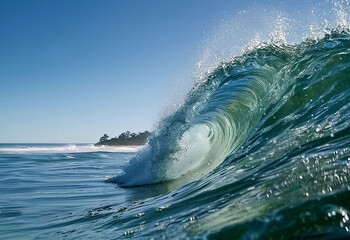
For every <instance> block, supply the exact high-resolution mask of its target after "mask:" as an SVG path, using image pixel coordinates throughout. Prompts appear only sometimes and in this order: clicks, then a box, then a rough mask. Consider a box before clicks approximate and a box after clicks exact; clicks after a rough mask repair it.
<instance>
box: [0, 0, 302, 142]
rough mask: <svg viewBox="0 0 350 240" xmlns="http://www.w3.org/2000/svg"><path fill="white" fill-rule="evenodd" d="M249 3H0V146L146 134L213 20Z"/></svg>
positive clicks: (89, 0)
mask: <svg viewBox="0 0 350 240" xmlns="http://www.w3.org/2000/svg"><path fill="white" fill-rule="evenodd" d="M254 2H255V1H248V0H244V1H235V0H220V1H218V0H210V1H209V0H207V1H205V0H176V1H175V0H174V1H164V0H159V1H157V0H147V1H146V0H139V1H136V0H114V1H109V0H93V1H92V0H41V1H38V0H31V1H28V0H1V1H0V142H3V143H4V142H14V143H15V142H21V143H25V142H52V143H57V142H70V143H79V142H96V141H97V140H98V139H99V137H100V136H102V135H103V134H104V133H107V134H109V135H110V136H116V135H119V134H120V133H121V132H123V131H126V130H129V131H134V132H138V131H143V130H150V129H152V126H153V124H154V123H155V121H156V119H157V117H158V115H159V114H160V113H161V111H162V107H163V106H164V103H165V100H166V99H167V97H168V95H169V92H171V88H172V87H173V86H174V81H176V78H178V77H179V76H180V75H181V74H183V73H184V72H186V71H188V70H189V69H190V67H191V66H190V67H189V65H193V63H194V62H195V61H196V59H195V58H196V57H197V55H198V51H199V48H200V46H201V44H202V43H203V41H205V39H206V38H207V37H208V35H210V32H211V31H212V30H213V29H214V28H215V26H216V25H217V24H218V22H219V21H220V20H222V19H223V18H225V17H226V16H228V15H231V14H236V13H237V12H238V11H239V10H242V9H244V8H246V7H248V6H250V5H252V4H254ZM275 2H277V3H279V4H280V1H265V2H264V3H266V4H270V5H273V4H276V3H275ZM287 2H288V1H287ZM298 2H299V4H300V3H301V2H303V1H298ZM293 4H295V1H289V2H288V3H283V5H286V6H287V7H293ZM189 77H190V75H189ZM189 81H190V80H189Z"/></svg>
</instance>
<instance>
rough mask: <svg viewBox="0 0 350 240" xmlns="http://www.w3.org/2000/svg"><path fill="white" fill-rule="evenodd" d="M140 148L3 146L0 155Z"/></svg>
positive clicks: (117, 150)
mask: <svg viewBox="0 0 350 240" xmlns="http://www.w3.org/2000/svg"><path fill="white" fill-rule="evenodd" d="M140 148H141V147H135V146H118V147H108V146H95V145H93V144H52V145H49V144H43V145H39V144H30V145H29V144H4V145H2V146H0V153H5V154H21V153H22V154H30V153H33V154H34V153H84V152H137V151H138V150H139V149H140Z"/></svg>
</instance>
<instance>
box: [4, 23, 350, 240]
mask: <svg viewBox="0 0 350 240" xmlns="http://www.w3.org/2000/svg"><path fill="white" fill-rule="evenodd" d="M349 143H350V30H349V27H346V26H345V25H338V26H337V27H334V28H326V29H325V30H324V31H322V34H321V35H318V36H313V37H307V38H304V39H303V40H302V41H300V42H299V43H291V44H288V43H286V42H283V41H274V40H272V41H270V42H260V43H259V44H257V45H255V46H254V47H251V48H248V49H246V50H245V51H244V52H243V53H242V54H241V55H235V56H234V57H232V58H231V59H228V60H227V61H222V62H219V63H217V65H216V66H215V67H214V68H213V69H210V70H208V71H207V73H206V74H205V75H203V76H202V77H201V78H200V79H199V80H198V81H197V82H196V83H195V85H194V86H193V87H192V89H191V90H190V91H189V93H188V94H187V96H186V97H185V99H184V102H183V103H182V104H181V105H180V106H179V107H178V108H176V109H175V110H174V111H173V112H171V113H169V114H168V115H166V116H165V117H164V118H162V120H161V121H160V122H159V124H158V126H157V127H156V129H155V130H154V132H153V135H152V137H151V138H150V139H149V142H148V144H147V145H146V146H144V147H140V148H134V147H94V146H93V145H92V144H90V145H87V144H1V145H0V164H1V167H0V194H1V198H0V238H1V239H126V238H131V239H348V238H350V232H349V231H350V220H349V215H350V184H349V181H350V150H349Z"/></svg>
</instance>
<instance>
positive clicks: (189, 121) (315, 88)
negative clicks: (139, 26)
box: [108, 14, 350, 187]
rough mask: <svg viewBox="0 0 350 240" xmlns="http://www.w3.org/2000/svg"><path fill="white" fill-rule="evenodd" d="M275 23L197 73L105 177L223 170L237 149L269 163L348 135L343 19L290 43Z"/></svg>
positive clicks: (129, 181)
mask: <svg viewBox="0 0 350 240" xmlns="http://www.w3.org/2000/svg"><path fill="white" fill-rule="evenodd" d="M340 17H341V18H342V17H343V15H341V14H340ZM280 25H281V22H279V28H278V29H279V30H278V31H277V32H276V31H275V32H273V34H270V35H269V37H270V40H269V41H259V42H258V43H254V46H251V47H245V48H244V49H245V51H244V52H243V54H241V55H235V56H234V57H232V58H230V59H229V60H225V61H221V62H220V63H219V64H216V66H215V68H212V69H210V70H208V71H207V73H206V74H205V75H203V76H201V77H200V79H199V81H198V82H197V83H196V84H195V86H194V87H193V88H192V90H191V91H190V92H189V93H188V94H187V96H186V98H185V101H184V103H183V104H182V105H181V106H180V107H179V108H178V109H177V110H176V111H174V112H173V113H172V114H170V115H168V116H167V117H165V118H164V119H163V120H162V121H160V123H159V126H158V127H157V129H156V131H155V133H154V136H153V137H152V138H151V139H150V141H149V143H148V145H147V146H146V147H145V148H144V149H142V150H141V151H140V152H139V153H138V154H137V156H136V157H135V158H133V159H131V160H130V162H129V163H128V164H127V165H126V166H124V168H123V169H122V170H123V173H122V174H119V175H117V176H116V177H114V178H112V179H109V180H108V181H109V182H116V183H118V184H119V185H120V186H124V187H130V186H139V185H145V184H154V183H160V182H169V181H174V180H176V181H178V180H179V179H181V184H185V183H187V182H190V181H194V180H197V179H200V178H203V177H204V176H207V177H209V176H211V177H212V176H214V175H215V173H216V172H221V171H227V170H223V169H226V168H227V167H228V166H230V167H232V166H231V165H232V164H233V163H234V162H235V161H237V156H240V157H242V154H243V153H244V154H245V155H244V156H249V161H251V162H254V160H255V159H260V161H261V159H264V161H271V162H273V161H274V160H276V159H277V158H278V157H281V156H284V155H285V154H286V153H289V154H293V153H297V152H298V151H299V149H301V148H303V146H306V145H307V146H312V147H314V148H317V147H318V146H319V144H320V143H324V142H327V143H328V142H332V141H336V140H337V139H338V138H342V137H344V136H345V137H347V134H348V132H349V124H350V123H349V121H348V119H349V115H350V110H349V106H350V105H349V102H348V100H349V99H350V98H349V97H350V96H349V95H350V88H349V86H350V77H349V76H350V68H349V67H350V57H349V56H350V52H349V51H350V50H349V49H350V30H349V27H348V25H347V24H346V23H345V22H344V21H340V20H339V21H336V26H335V27H334V28H329V26H326V27H325V28H324V29H323V30H322V34H320V33H318V34H313V35H310V36H309V37H308V38H304V40H303V41H301V42H299V43H291V44H288V43H287V42H286V41H285V34H284V33H283V31H282V30H281V28H280ZM280 30H281V31H280ZM278 34H279V36H280V37H276V36H277V35H278ZM264 154H265V155H264ZM209 173H210V175H208V174H209Z"/></svg>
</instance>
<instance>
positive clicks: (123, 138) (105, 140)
mask: <svg viewBox="0 0 350 240" xmlns="http://www.w3.org/2000/svg"><path fill="white" fill-rule="evenodd" d="M150 136H151V132H149V131H144V132H139V133H130V132H129V131H126V132H124V133H122V134H120V135H119V136H118V137H114V138H111V139H110V138H109V136H108V135H107V134H104V135H103V136H102V137H101V138H100V141H99V142H97V143H95V146H113V147H121V146H123V147H126V146H134V147H139V146H143V145H145V144H146V143H147V141H148V138H149V137H150Z"/></svg>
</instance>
